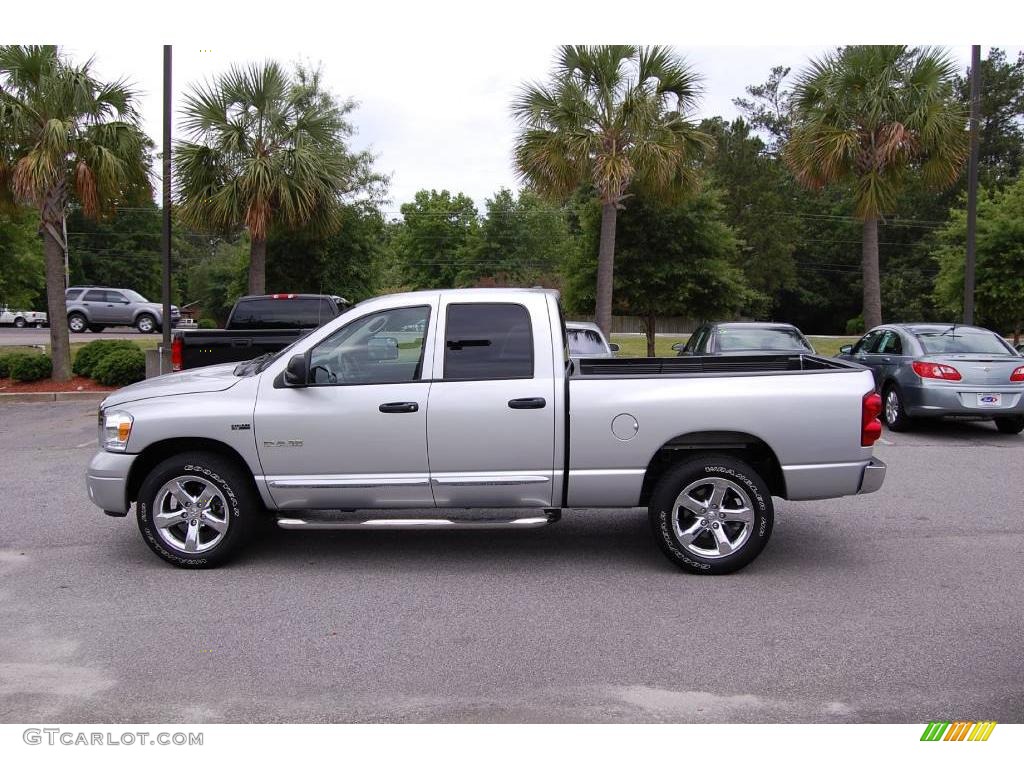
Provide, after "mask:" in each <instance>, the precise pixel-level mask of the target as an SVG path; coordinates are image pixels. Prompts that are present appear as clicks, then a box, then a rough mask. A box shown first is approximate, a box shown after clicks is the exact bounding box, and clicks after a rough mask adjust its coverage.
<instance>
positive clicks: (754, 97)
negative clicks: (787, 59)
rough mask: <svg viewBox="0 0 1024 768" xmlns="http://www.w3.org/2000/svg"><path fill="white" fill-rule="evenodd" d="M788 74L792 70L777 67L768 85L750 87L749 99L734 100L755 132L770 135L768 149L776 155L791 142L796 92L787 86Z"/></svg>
mask: <svg viewBox="0 0 1024 768" xmlns="http://www.w3.org/2000/svg"><path fill="white" fill-rule="evenodd" d="M789 72H790V69H789V67H783V66H774V67H772V68H771V71H770V72H769V74H768V79H767V80H766V81H765V82H763V83H758V84H757V85H748V86H747V89H746V90H747V98H743V97H738V98H735V99H733V100H732V103H733V104H734V105H735V106H736V108H737V109H738V110H739V111H740V112H741V113H742V114H743V115H744V116H745V117H746V121H747V122H748V123H749V124H750V125H751V126H752V127H753V128H754V129H755V130H758V131H764V132H765V133H767V134H768V137H769V141H768V149H769V151H771V152H772V153H773V154H774V153H777V152H778V151H779V150H780V149H782V147H783V146H784V145H785V143H786V142H787V141H788V140H789V133H790V130H791V129H792V127H793V109H792V99H793V91H792V89H791V88H789V86H788V85H787V83H786V78H787V77H789Z"/></svg>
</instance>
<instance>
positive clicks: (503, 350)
mask: <svg viewBox="0 0 1024 768" xmlns="http://www.w3.org/2000/svg"><path fill="white" fill-rule="evenodd" d="M532 377H533V329H532V327H531V325H530V314H529V312H527V311H526V307H524V306H522V305H521V304H450V305H449V306H448V319H447V322H446V323H445V339H444V378H445V379H456V380H459V379H461V380H471V379H529V378H532Z"/></svg>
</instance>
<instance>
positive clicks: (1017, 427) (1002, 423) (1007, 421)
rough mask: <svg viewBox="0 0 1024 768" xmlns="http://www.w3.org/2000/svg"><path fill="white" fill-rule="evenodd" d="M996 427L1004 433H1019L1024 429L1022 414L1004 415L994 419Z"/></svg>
mask: <svg viewBox="0 0 1024 768" xmlns="http://www.w3.org/2000/svg"><path fill="white" fill-rule="evenodd" d="M996 429H998V430H999V431H1000V432H1002V433H1003V434H1004V435H1019V434H1020V433H1021V432H1022V431H1024V416H1004V417H1003V418H1000V419H996Z"/></svg>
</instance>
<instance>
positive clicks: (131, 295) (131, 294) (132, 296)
mask: <svg viewBox="0 0 1024 768" xmlns="http://www.w3.org/2000/svg"><path fill="white" fill-rule="evenodd" d="M121 293H123V294H124V295H125V296H127V297H128V300H129V301H134V302H136V303H138V304H149V299H147V298H146V297H145V296H143V295H142V294H141V293H137V292H136V291H121Z"/></svg>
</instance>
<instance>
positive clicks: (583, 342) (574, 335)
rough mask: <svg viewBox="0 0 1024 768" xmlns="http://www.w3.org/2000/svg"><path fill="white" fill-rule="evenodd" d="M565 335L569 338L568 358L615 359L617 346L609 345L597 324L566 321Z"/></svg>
mask: <svg viewBox="0 0 1024 768" xmlns="http://www.w3.org/2000/svg"><path fill="white" fill-rule="evenodd" d="M565 333H566V335H567V336H568V337H569V356H570V357H586V358H591V357H615V353H616V352H618V351H619V345H618V344H609V343H608V339H606V338H605V337H604V334H603V333H602V332H601V327H600V326H599V325H598V324H597V323H584V322H580V321H577V320H567V321H566V323H565Z"/></svg>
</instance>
